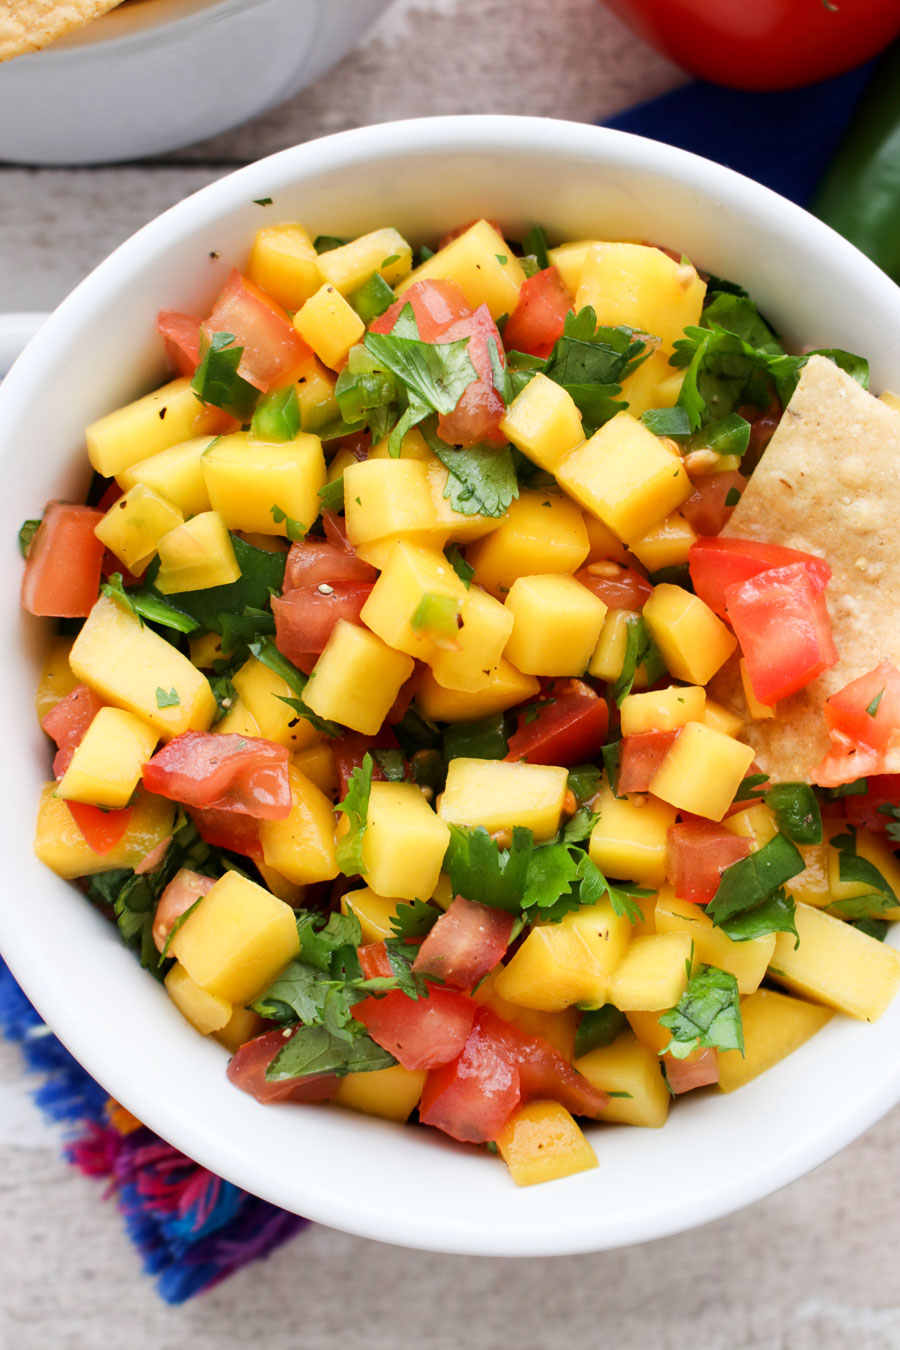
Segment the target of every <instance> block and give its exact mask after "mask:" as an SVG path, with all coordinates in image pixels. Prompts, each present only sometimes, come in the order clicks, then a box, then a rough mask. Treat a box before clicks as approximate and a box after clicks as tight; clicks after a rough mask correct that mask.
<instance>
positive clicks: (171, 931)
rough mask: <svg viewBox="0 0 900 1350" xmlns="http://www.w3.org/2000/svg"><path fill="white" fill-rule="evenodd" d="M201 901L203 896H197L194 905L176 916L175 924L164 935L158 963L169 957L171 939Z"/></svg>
mask: <svg viewBox="0 0 900 1350" xmlns="http://www.w3.org/2000/svg"><path fill="white" fill-rule="evenodd" d="M202 899H203V896H202V895H198V896H197V899H196V900H195V901H194V903H193V904H192V905H189V906H188V908H187V909H186V910H184V912H183V913H181V914H179V915H178V918H177V919H176V920H175V922H174V923H173V924H172V927H171V928H170V929H169V931H168V933H167V934H166V940H165V942H164V943H163V949H162V951H161V952H160V954H159V959H160V962H162V961H165V959H166V957H167V956H168V955H169V948H170V947H171V945H172V939H173V937H174V936H175V934H176V933H177V932H178V930H179V928H181V926H182V925H183V924H184V923H185V922H186V921H187V920H188V919H189V918H190V917H191V915H192V914H193V912H194V910H195V909H196V908H197V906H198V905H199V903H200V901H201V900H202Z"/></svg>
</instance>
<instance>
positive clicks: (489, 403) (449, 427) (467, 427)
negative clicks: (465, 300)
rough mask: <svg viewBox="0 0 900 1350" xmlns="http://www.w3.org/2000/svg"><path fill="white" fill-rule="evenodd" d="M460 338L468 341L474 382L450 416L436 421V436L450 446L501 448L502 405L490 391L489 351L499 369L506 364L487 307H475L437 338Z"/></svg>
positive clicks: (495, 327) (502, 437)
mask: <svg viewBox="0 0 900 1350" xmlns="http://www.w3.org/2000/svg"><path fill="white" fill-rule="evenodd" d="M461 338H468V339H469V345H468V346H467V348H466V355H467V356H468V358H469V360H470V361H471V362H472V365H473V366H474V368H475V372H476V374H477V376H478V378H477V380H473V381H472V383H471V384H470V385H468V387H467V388H466V389H464V390H463V392H462V394H461V395H460V397H459V401H458V403H457V405H456V407H455V408H454V409H453V411H452V412H451V413H442V414H441V415H440V417H438V423H437V431H438V435H439V436H440V437H441V439H442V440H445V441H447V442H448V443H449V444H451V445H474V444H476V442H478V441H488V442H491V441H493V442H495V443H496V444H498V445H503V444H505V443H506V437H505V436H504V435H503V432H502V431H500V430H499V425H500V422H501V421H502V419H503V414H504V413H505V412H506V405H505V404H504V402H503V399H502V398H501V397H500V395H499V394H498V393H497V391H496V389H495V388H494V372H493V362H492V358H491V350H492V349H493V353H494V357H495V359H496V360H497V361H499V363H500V365H501V366H505V364H506V353H505V351H504V349H503V341H502V339H501V337H500V333H499V331H498V329H497V325H496V324H495V323H494V320H493V319H492V318H491V313H490V310H489V309H488V307H487V305H479V306H478V308H477V309H476V310H475V313H474V314H472V315H470V316H469V317H468V318H465V319H457V321H456V323H452V324H450V325H449V327H447V328H445V329H444V332H443V333H442V334H441V336H440V341H441V342H458V341H459V340H460V339H461Z"/></svg>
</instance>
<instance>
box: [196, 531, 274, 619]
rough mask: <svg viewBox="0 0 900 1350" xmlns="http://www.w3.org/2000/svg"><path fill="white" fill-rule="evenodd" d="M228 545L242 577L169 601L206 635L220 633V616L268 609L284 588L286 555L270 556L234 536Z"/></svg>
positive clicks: (266, 552) (272, 554) (221, 617)
mask: <svg viewBox="0 0 900 1350" xmlns="http://www.w3.org/2000/svg"><path fill="white" fill-rule="evenodd" d="M231 544H232V547H233V549H234V555H235V558H236V559H237V564H238V567H240V569H241V575H240V576H239V577H238V579H237V581H232V582H229V583H228V585H226V586H210V587H208V588H207V589H206V590H202V591H179V592H178V593H177V595H175V596H172V597H170V603H171V607H172V608H173V609H176V610H179V611H180V612H181V613H183V614H187V615H188V617H189V618H192V619H194V620H195V621H196V623H197V625H199V627H201V628H204V629H205V630H206V631H207V632H208V633H221V632H222V631H223V629H222V619H223V615H233V614H241V613H243V612H244V610H245V609H246V608H247V607H248V606H249V607H250V608H253V609H264V608H267V607H268V604H269V596H270V595H271V593H272V592H273V591H280V590H281V588H282V586H283V585H284V568H285V563H286V560H287V554H286V553H269V552H268V551H267V550H266V549H262V548H256V547H254V545H253V544H248V543H246V542H245V541H244V540H243V539H240V538H239V537H238V536H237V535H236V534H232V536H231Z"/></svg>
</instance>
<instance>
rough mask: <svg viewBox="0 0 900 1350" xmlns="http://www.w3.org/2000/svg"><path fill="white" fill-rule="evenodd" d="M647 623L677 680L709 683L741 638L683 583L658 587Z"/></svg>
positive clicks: (646, 615)
mask: <svg viewBox="0 0 900 1350" xmlns="http://www.w3.org/2000/svg"><path fill="white" fill-rule="evenodd" d="M643 614H644V622H645V623H646V625H647V627H648V628H649V629H650V635H651V637H652V638H653V641H654V642H655V643H656V645H657V647H658V648H659V650H660V653H661V655H662V659H663V660H664V661H665V663H666V667H667V668H668V669H669V670H670V671H671V673H672V674H673V675H674V676H675V678H676V680H685V681H686V682H687V683H688V684H704V685H705V684H709V681H710V680H711V679H712V677H713V675H715V673H716V671H717V670H718V669H719V667H720V666H723V665H724V664H725V662H726V661H727V660H728V658H729V656H730V655H731V653H732V652H733V651H734V649H735V647H736V646H737V639H736V638H735V636H734V634H733V633H732V632H731V630H730V629H729V628H726V626H725V624H724V623H723V622H722V620H721V619H719V618H717V617H716V615H715V614H713V612H712V610H711V609H710V608H709V605H707V604H704V602H703V601H702V600H701V599H700V597H699V596H697V595H691V593H690V591H686V590H684V589H683V587H681V586H672V585H670V583H668V582H664V583H663V584H662V585H660V586H655V587H654V589H653V594H652V595H651V596H650V599H649V600H648V601H647V603H646V604H645V605H644V610H643Z"/></svg>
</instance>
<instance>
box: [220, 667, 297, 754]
mask: <svg viewBox="0 0 900 1350" xmlns="http://www.w3.org/2000/svg"><path fill="white" fill-rule="evenodd" d="M232 682H233V684H234V687H235V689H236V690H237V692H238V694H239V695H240V699H241V703H242V704H243V705H244V707H245V708H246V710H247V713H248V714H249V716H250V717H252V719H253V721H254V722H255V723H256V725H257V727H258V728H259V730H258V731H257V732H253V733H247V734H252V735H257V736H263V737H264V738H265V739H266V740H267V741H275V742H276V743H277V744H278V745H286V746H288V748H289V749H291V750H294V751H297V750H306V749H308V748H309V747H310V746H312V745H316V744H317V743H318V742H319V741H320V740H321V739H322V733H321V732H319V731H316V729H315V727H314V726H313V724H312V722H310V721H308V720H307V718H305V717H298V716H297V714H296V713H295V712H294V709H293V708H292V707H291V706H290V704H288V703H285V702H284V699H286V698H294V697H295V694H294V691H293V689H291V687H290V685H289V684H288V682H287V680H285V679H282V677H281V676H280V675H278V674H277V673H276V672H275V671H274V670H270V669H269V667H268V666H266V665H263V663H262V661H257V659H256V657H255V656H249V657H248V658H247V660H246V661H245V662H244V664H243V665H242V666H241V668H240V670H238V671H237V672H236V673H235V674H234V676H233V677H232ZM232 711H234V710H232ZM230 716H231V714H230V713H229V717H230ZM223 720H224V719H223ZM220 725H221V724H220V723H217V724H216V729H217V730H218V729H219V728H220Z"/></svg>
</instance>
